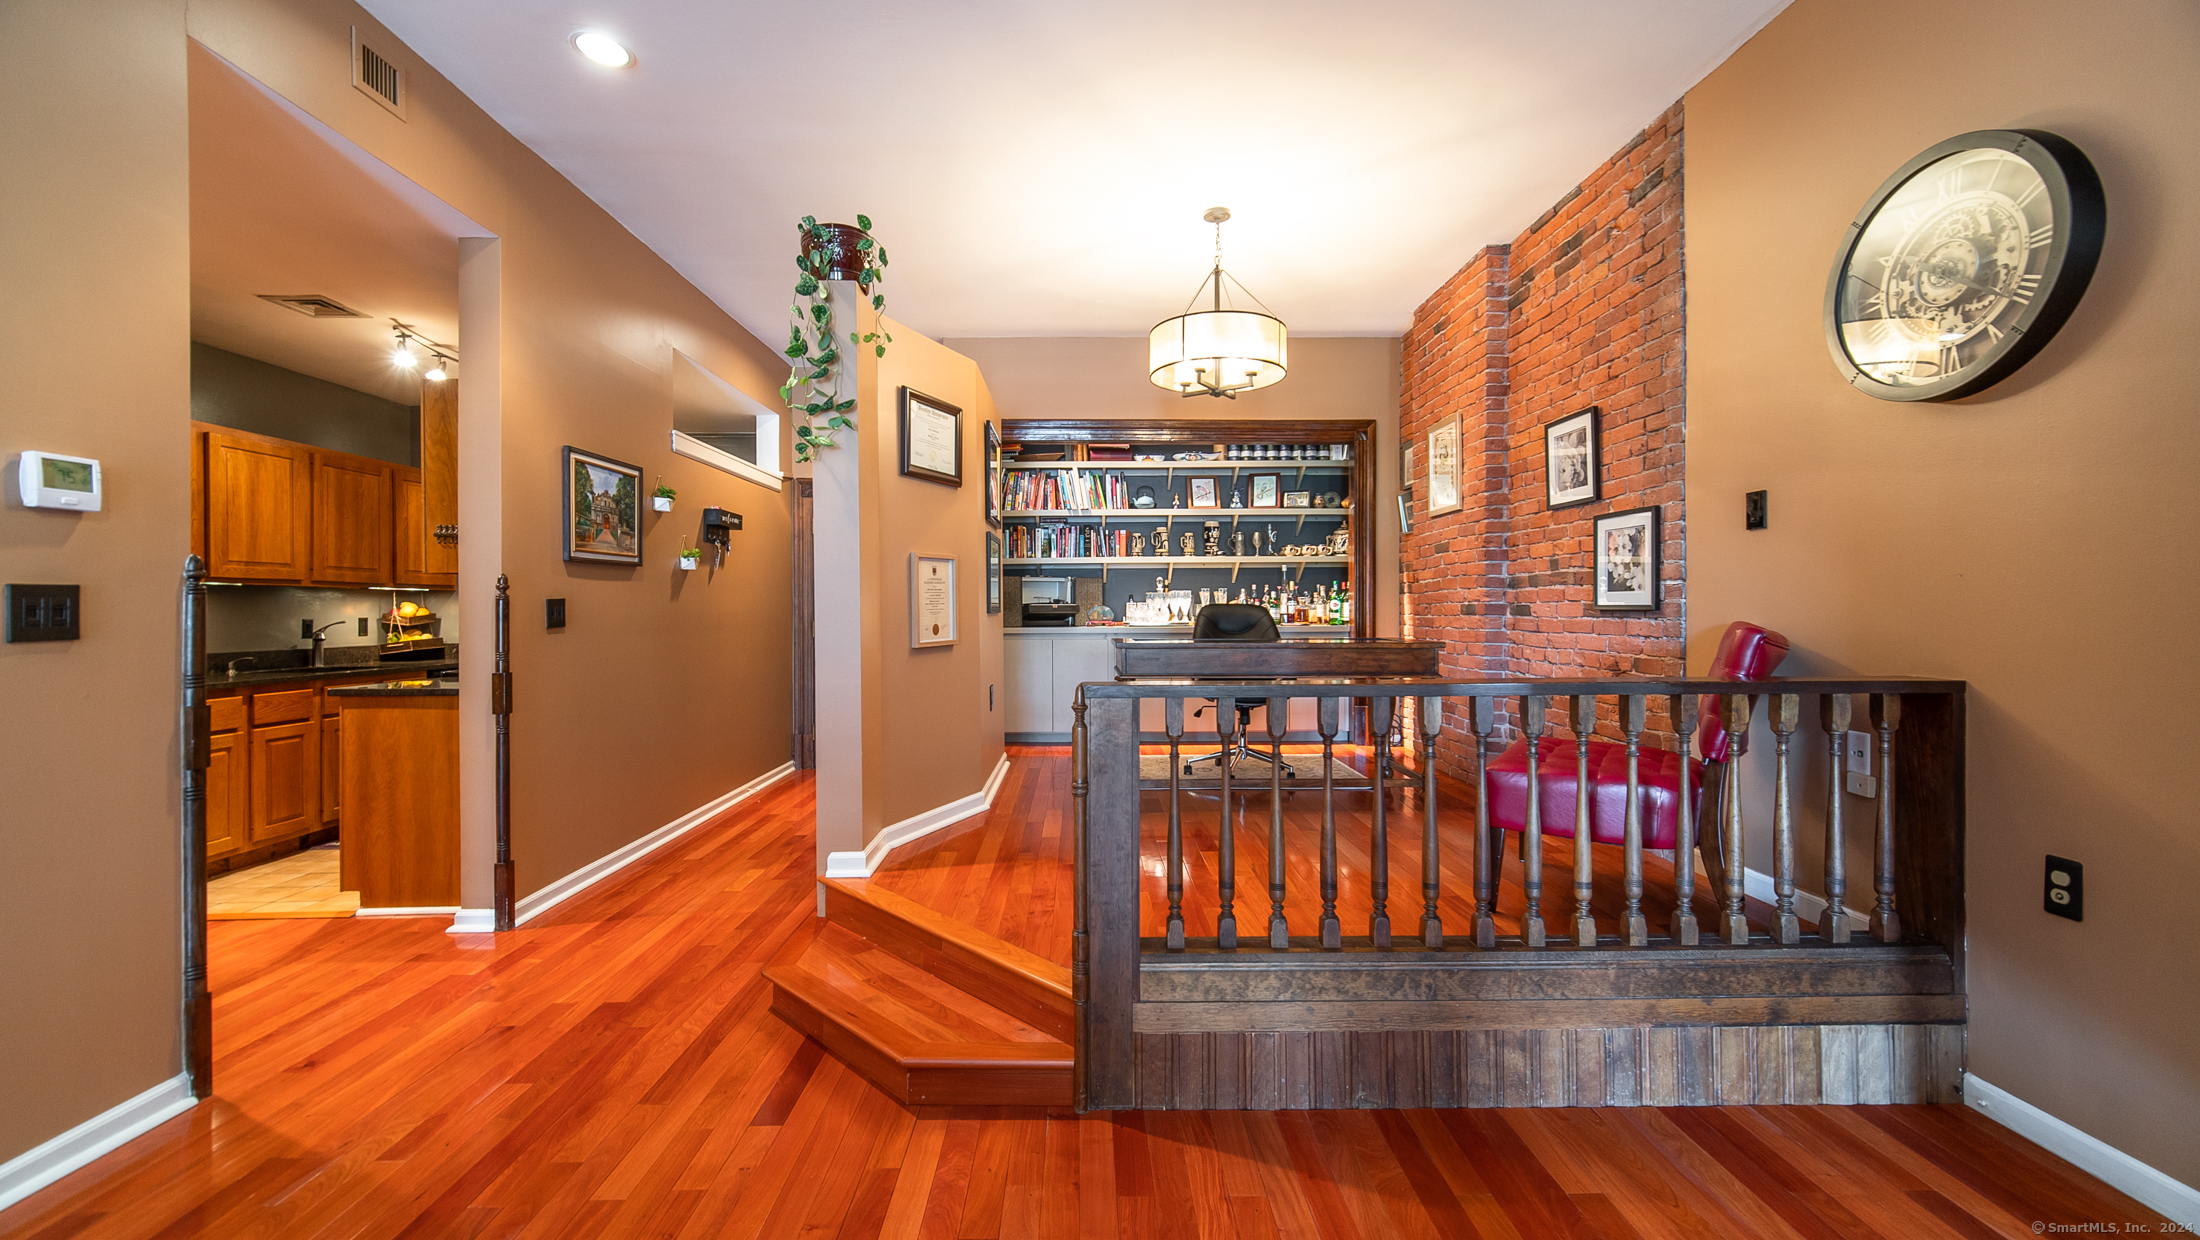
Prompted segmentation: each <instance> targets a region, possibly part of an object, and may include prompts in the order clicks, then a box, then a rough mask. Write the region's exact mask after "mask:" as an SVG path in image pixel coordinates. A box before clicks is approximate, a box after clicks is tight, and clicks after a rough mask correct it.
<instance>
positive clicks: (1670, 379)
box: [1399, 103, 1687, 770]
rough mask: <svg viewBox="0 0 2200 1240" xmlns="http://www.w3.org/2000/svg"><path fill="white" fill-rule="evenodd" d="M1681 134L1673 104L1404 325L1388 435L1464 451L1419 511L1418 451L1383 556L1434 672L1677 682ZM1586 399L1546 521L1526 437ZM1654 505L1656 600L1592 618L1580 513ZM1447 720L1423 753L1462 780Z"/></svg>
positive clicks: (1539, 448)
mask: <svg viewBox="0 0 2200 1240" xmlns="http://www.w3.org/2000/svg"><path fill="white" fill-rule="evenodd" d="M1681 122H1682V116H1681V105H1680V104H1678V103H1676V104H1674V105H1673V106H1672V108H1671V109H1669V110H1668V111H1667V112H1666V113H1665V114H1664V115H1663V116H1660V117H1659V118H1658V119H1657V120H1656V121H1654V122H1652V123H1651V125H1650V126H1649V127H1648V128H1646V129H1644V130H1643V131H1642V132H1641V133H1640V134H1637V135H1636V136H1635V138H1634V140H1633V141H1631V142H1629V143H1628V144H1627V145H1626V146H1624V147H1622V148H1621V149H1620V151H1619V152H1618V153H1617V154H1615V155H1614V156H1613V157H1612V158H1611V159H1610V160H1608V161H1607V162H1606V163H1605V164H1604V165H1603V166H1602V167H1600V168H1598V169H1596V170H1595V171H1594V172H1592V173H1590V174H1589V175H1588V176H1587V177H1585V178H1583V180H1582V182H1581V184H1580V185H1579V186H1578V187H1577V188H1575V189H1574V190H1573V191H1572V192H1571V193H1569V194H1567V195H1566V196H1565V197H1563V198H1561V199H1560V200H1559V202H1558V203H1557V204H1556V205H1555V206H1553V207H1552V208H1551V209H1550V210H1549V211H1547V212H1545V213H1544V214H1543V216H1542V218H1540V219H1538V220H1536V221H1535V223H1533V224H1531V225H1530V226H1529V227H1528V229H1527V231H1525V232H1523V233H1522V234H1520V236H1518V237H1515V238H1514V239H1513V240H1512V242H1511V243H1510V244H1509V245H1495V246H1490V247H1488V248H1487V249H1484V250H1483V251H1482V252H1481V253H1480V254H1478V255H1476V256H1475V258H1474V260H1473V261H1472V262H1470V263H1468V264H1467V266H1466V267H1465V268H1463V269H1462V270H1461V271H1460V272H1459V273H1458V274H1457V275H1455V276H1453V277H1452V278H1451V279H1450V280H1449V281H1447V282H1445V284H1444V286H1443V287H1442V288H1440V289H1438V290H1437V291H1436V292H1435V293H1434V294H1433V295H1431V296H1430V297H1429V299H1428V300H1427V301H1426V302H1424V303H1422V305H1421V307H1420V309H1419V310H1417V311H1416V312H1415V313H1414V317H1413V325H1412V327H1411V328H1410V329H1409V330H1408V331H1407V333H1406V337H1405V375H1404V383H1403V388H1402V392H1403V395H1402V402H1403V407H1402V409H1401V411H1400V433H1401V434H1402V435H1404V436H1405V437H1406V439H1407V441H1408V442H1410V443H1412V444H1414V445H1415V448H1416V452H1417V455H1418V456H1419V457H1421V458H1425V454H1426V444H1427V434H1428V431H1429V428H1430V427H1432V426H1434V425H1436V424H1437V422H1438V421H1439V420H1441V419H1443V418H1446V417H1450V416H1452V415H1454V414H1456V415H1458V417H1459V420H1460V427H1461V432H1462V439H1463V442H1464V447H1463V452H1464V457H1465V462H1464V463H1465V469H1466V477H1465V480H1464V486H1463V488H1462V492H1463V497H1464V499H1465V507H1464V508H1463V509H1462V510H1461V511H1458V512H1455V513H1449V514H1446V515H1443V516H1437V517H1430V516H1428V515H1427V505H1428V487H1427V482H1426V477H1427V474H1426V467H1427V463H1426V460H1425V459H1417V460H1416V467H1415V472H1416V482H1415V487H1414V505H1415V511H1414V527H1413V532H1412V533H1411V534H1410V535H1407V536H1406V537H1405V538H1403V539H1402V540H1401V541H1400V546H1399V560H1400V565H1399V567H1400V575H1401V578H1402V580H1403V583H1404V587H1405V591H1406V597H1405V605H1404V622H1405V625H1406V626H1407V628H1408V630H1409V631H1410V632H1411V633H1412V635H1414V636H1416V637H1421V638H1437V639H1440V640H1442V641H1443V642H1444V647H1445V653H1444V670H1445V672H1446V674H1447V675H1452V676H1458V677H1477V676H1579V675H1599V674H1614V673H1617V674H1641V675H1679V674H1680V673H1681V671H1682V651H1683V644H1684V642H1685V640H1686V605H1687V600H1686V594H1685V588H1686V587H1685V583H1686V579H1687V555H1686V545H1687V542H1686V535H1687V522H1686V517H1685V513H1684V512H1683V511H1682V507H1681V505H1682V473H1681V470H1682V451H1683V438H1684V435H1685V431H1686V410H1685V407H1684V405H1683V397H1684V383H1683V380H1684V373H1683V366H1684V364H1685V352H1684V348H1683V334H1682V309H1683V296H1684V287H1683V280H1682V270H1681V240H1682V232H1681V228H1682V217H1681V201H1682V196H1681V188H1682V187H1681V139H1682V123H1681ZM1588 405H1595V406H1597V407H1598V408H1599V410H1600V411H1601V412H1600V416H1599V423H1600V428H1601V438H1602V454H1601V455H1602V469H1603V498H1602V499H1600V500H1599V501H1598V502H1596V503H1593V504H1583V505H1580V506H1577V507H1573V508H1564V509H1560V510H1559V511H1557V512H1552V511H1550V510H1549V509H1548V508H1547V506H1546V505H1545V502H1544V475H1543V426H1544V424H1545V423H1546V422H1549V421H1551V420H1552V419H1554V418H1558V417H1562V416H1565V415H1567V414H1571V413H1574V412H1576V411H1577V410H1580V409H1582V408H1583V407H1585V406H1588ZM1653 504H1655V505H1658V506H1659V507H1660V514H1659V515H1660V517H1661V520H1662V522H1663V525H1662V527H1661V528H1662V531H1663V540H1664V546H1663V548H1662V555H1663V566H1662V574H1663V579H1664V599H1665V602H1664V606H1663V608H1662V609H1661V610H1660V611H1658V612H1655V613H1649V614H1643V613H1625V612H1618V613H1605V612H1599V611H1597V610H1596V609H1595V608H1594V607H1592V606H1591V605H1590V599H1591V589H1590V587H1591V582H1590V575H1591V570H1592V566H1593V563H1594V556H1593V551H1592V548H1591V546H1590V534H1591V528H1592V521H1593V519H1594V518H1595V517H1596V516H1597V515H1598V514H1600V513H1608V512H1618V511H1624V510H1627V509H1631V508H1642V507H1647V506H1650V505H1653ZM1454 722H1458V721H1455V720H1451V719H1447V720H1446V723H1447V735H1446V740H1445V742H1444V744H1443V749H1442V752H1441V754H1440V756H1441V757H1442V758H1443V759H1445V760H1446V763H1447V764H1449V765H1453V766H1455V768H1457V769H1459V770H1465V769H1468V765H1467V764H1466V763H1463V762H1462V761H1461V759H1462V758H1463V757H1464V753H1463V751H1462V752H1454V751H1455V750H1457V749H1458V745H1457V742H1456V741H1455V740H1454V739H1453V737H1455V736H1456V735H1457V732H1456V730H1454V729H1452V728H1451V727H1450V726H1449V725H1451V724H1453V723H1454Z"/></svg>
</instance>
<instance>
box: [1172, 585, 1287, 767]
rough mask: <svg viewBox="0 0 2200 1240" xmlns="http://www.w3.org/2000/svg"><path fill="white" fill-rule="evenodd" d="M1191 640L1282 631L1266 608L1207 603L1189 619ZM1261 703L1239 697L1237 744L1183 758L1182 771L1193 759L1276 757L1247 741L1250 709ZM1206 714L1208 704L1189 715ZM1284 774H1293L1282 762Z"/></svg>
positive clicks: (1268, 638) (1262, 637) (1270, 636)
mask: <svg viewBox="0 0 2200 1240" xmlns="http://www.w3.org/2000/svg"><path fill="white" fill-rule="evenodd" d="M1192 640H1193V641H1202V642H1273V641H1281V640H1283V633H1282V632H1281V631H1280V630H1278V629H1277V628H1276V618H1275V617H1274V616H1272V615H1270V614H1269V613H1268V609H1267V608H1266V607H1261V606H1258V605H1256V604H1253V603H1209V604H1207V605H1206V606H1205V607H1202V608H1200V609H1199V615H1197V616H1196V617H1194V618H1193V620H1192ZM1207 704H1208V706H1212V705H1215V704H1216V699H1214V698H1208V699H1207ZM1262 704H1263V703H1262V702H1261V701H1258V700H1253V701H1248V700H1247V699H1245V698H1239V699H1238V700H1237V725H1238V726H1237V741H1236V743H1235V744H1233V745H1231V746H1229V747H1227V748H1223V749H1218V750H1216V751H1215V752H1213V753H1209V754H1201V755H1200V756H1198V757H1196V758H1186V759H1185V760H1184V773H1185V774H1186V775H1189V774H1191V773H1192V764H1193V763H1195V762H1220V761H1222V760H1223V759H1224V758H1225V757H1227V758H1229V759H1231V760H1235V759H1238V758H1258V759H1260V760H1261V761H1263V762H1274V761H1275V758H1274V757H1272V756H1271V755H1269V754H1264V753H1262V752H1260V751H1259V750H1257V749H1254V748H1252V747H1250V746H1249V745H1247V744H1246V735H1247V734H1248V733H1249V732H1251V731H1252V728H1253V711H1254V710H1256V709H1257V708H1259V707H1260V706H1261V705H1262ZM1206 713H1207V707H1206V706H1202V707H1200V708H1199V709H1198V710H1195V711H1193V712H1192V717H1193V718H1195V719H1196V718H1198V717H1199V716H1201V715H1204V714H1206ZM1283 773H1284V774H1286V775H1289V774H1291V773H1292V771H1291V767H1290V764H1288V763H1285V764H1284V765H1283Z"/></svg>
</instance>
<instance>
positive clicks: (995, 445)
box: [985, 422, 1001, 611]
mask: <svg viewBox="0 0 2200 1240" xmlns="http://www.w3.org/2000/svg"><path fill="white" fill-rule="evenodd" d="M985 523H986V524H987V525H990V526H992V527H993V528H994V529H999V528H1001V432H1000V431H999V430H998V429H996V428H995V427H994V425H993V424H992V423H991V422H988V423H986V424H985ZM994 601H995V602H996V603H998V602H999V601H1000V600H998V599H996V600H994ZM993 610H995V611H999V610H1000V608H999V607H998V606H996V607H994V609H993Z"/></svg>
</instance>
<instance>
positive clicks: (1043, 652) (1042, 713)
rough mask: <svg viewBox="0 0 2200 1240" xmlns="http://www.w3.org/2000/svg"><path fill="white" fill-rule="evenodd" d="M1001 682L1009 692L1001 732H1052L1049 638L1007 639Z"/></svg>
mask: <svg viewBox="0 0 2200 1240" xmlns="http://www.w3.org/2000/svg"><path fill="white" fill-rule="evenodd" d="M1001 680H1002V684H1003V686H1004V687H1005V688H1006V689H1007V691H1008V692H1007V694H1006V696H1007V698H1008V710H1007V711H1006V712H1005V714H1006V718H1005V719H1004V720H1003V730H1004V731H1006V732H1008V733H1010V734H1012V735H1015V734H1021V733H1027V732H1052V731H1053V730H1054V642H1053V641H1052V640H1051V639H1050V638H1046V637H1039V636H1031V637H1024V636H1014V637H1010V638H1009V639H1008V650H1007V652H1006V666H1005V668H1004V669H1003V675H1002V678H1001Z"/></svg>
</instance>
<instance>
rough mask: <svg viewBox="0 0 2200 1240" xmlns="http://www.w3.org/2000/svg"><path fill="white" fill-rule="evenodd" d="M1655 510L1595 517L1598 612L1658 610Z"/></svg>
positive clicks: (1648, 509)
mask: <svg viewBox="0 0 2200 1240" xmlns="http://www.w3.org/2000/svg"><path fill="white" fill-rule="evenodd" d="M1658 602H1659V590H1658V510H1657V509H1655V508H1636V509H1633V510H1631V511H1628V512H1608V513H1605V514H1604V515H1603V516H1600V517H1598V518H1597V519H1596V599H1595V606H1596V608H1597V610H1599V611H1656V610H1657V609H1658Z"/></svg>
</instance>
